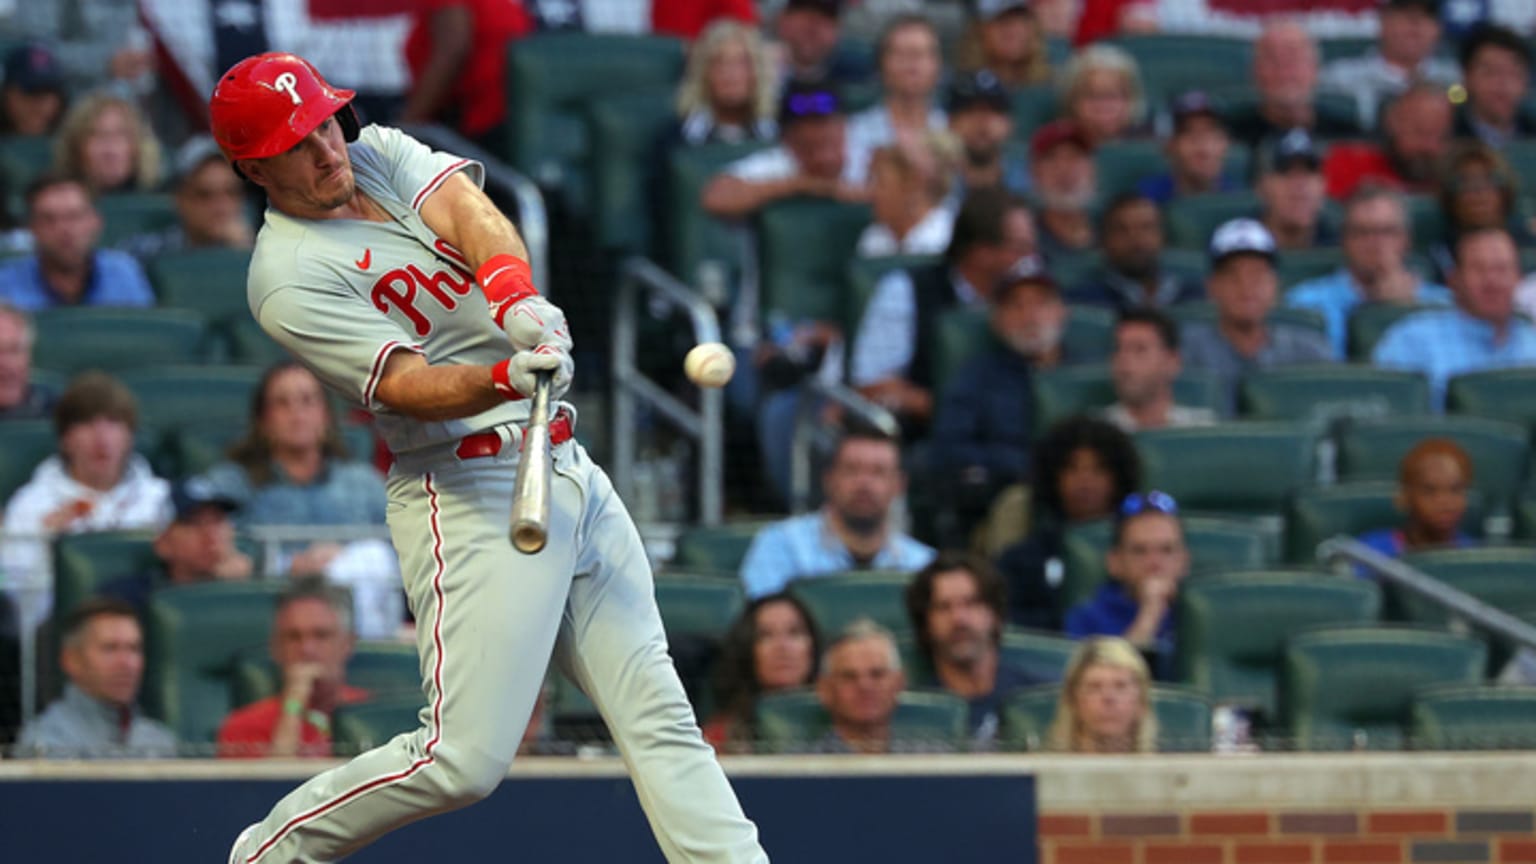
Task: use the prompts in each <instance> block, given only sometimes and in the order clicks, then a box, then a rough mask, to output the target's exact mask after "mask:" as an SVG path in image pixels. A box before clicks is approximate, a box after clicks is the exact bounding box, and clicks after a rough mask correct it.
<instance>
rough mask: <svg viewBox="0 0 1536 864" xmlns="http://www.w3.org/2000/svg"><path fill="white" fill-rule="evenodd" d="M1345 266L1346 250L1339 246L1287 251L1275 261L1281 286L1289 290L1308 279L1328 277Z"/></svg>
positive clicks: (1276, 272)
mask: <svg viewBox="0 0 1536 864" xmlns="http://www.w3.org/2000/svg"><path fill="white" fill-rule="evenodd" d="M1342 266H1344V250H1343V249H1340V248H1339V247H1337V246H1323V247H1318V248H1314V249H1285V250H1283V251H1281V252H1280V254H1279V255H1278V256H1277V257H1276V259H1275V274H1276V275H1277V276H1279V277H1280V286H1281V287H1282V288H1289V287H1291V286H1293V285H1296V284H1298V283H1300V282H1305V281H1307V280H1308V279H1315V278H1317V277H1318V276H1326V275H1328V274H1329V273H1332V272H1334V271H1335V270H1338V269H1339V268H1340V267H1342Z"/></svg>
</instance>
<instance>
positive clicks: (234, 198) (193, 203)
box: [122, 135, 256, 261]
mask: <svg viewBox="0 0 1536 864" xmlns="http://www.w3.org/2000/svg"><path fill="white" fill-rule="evenodd" d="M174 168H175V174H174V176H173V177H172V180H171V183H172V194H173V196H174V197H175V200H176V224H175V225H172V226H171V227H169V228H166V229H164V230H163V231H156V232H153V233H149V234H139V235H136V236H133V237H130V238H128V239H127V240H126V241H124V242H123V244H122V248H123V250H124V251H126V252H128V253H129V254H131V255H133V256H134V257H135V258H138V259H139V260H140V261H147V260H149V259H150V258H153V257H154V256H156V255H159V254H160V253H162V252H180V251H182V250H184V249H209V248H228V249H249V248H251V245H252V244H253V243H254V242H255V240H256V232H255V230H254V229H253V228H252V227H251V220H250V217H249V215H248V214H247V211H246V207H245V185H244V184H243V183H242V182H241V180H240V176H239V175H238V174H236V173H235V169H233V168H231V167H229V162H228V161H227V160H225V158H224V154H222V153H220V152H219V145H217V144H215V143H214V141H213V139H212V138H209V137H208V136H206V135H204V136H199V137H196V138H193V139H192V140H190V141H188V142H187V143H185V144H183V145H181V149H180V150H178V151H176V158H175V160H174Z"/></svg>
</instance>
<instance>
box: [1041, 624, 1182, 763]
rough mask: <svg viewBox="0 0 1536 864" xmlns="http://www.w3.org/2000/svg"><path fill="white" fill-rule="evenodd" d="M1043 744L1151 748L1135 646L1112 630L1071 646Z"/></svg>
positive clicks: (1153, 722) (1145, 678)
mask: <svg viewBox="0 0 1536 864" xmlns="http://www.w3.org/2000/svg"><path fill="white" fill-rule="evenodd" d="M1046 748H1047V749H1049V750H1051V751H1054V752H1057V753H1153V752H1156V750H1157V715H1156V714H1154V713H1153V712H1152V682H1151V676H1150V675H1149V674H1148V672H1147V663H1146V661H1145V660H1143V659H1142V657H1141V652H1139V651H1137V650H1136V646H1134V645H1132V644H1131V643H1129V642H1127V641H1125V640H1124V639H1118V638H1116V637H1113V636H1101V637H1098V638H1094V639H1086V640H1084V641H1083V642H1082V644H1080V645H1078V646H1077V650H1076V651H1075V652H1073V654H1072V659H1071V660H1069V661H1067V674H1066V679H1065V681H1064V682H1063V683H1062V687H1061V701H1060V702H1058V703H1057V705H1056V717H1055V719H1054V720H1053V721H1052V722H1051V728H1050V732H1049V733H1047V736H1046Z"/></svg>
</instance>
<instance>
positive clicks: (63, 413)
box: [53, 369, 139, 437]
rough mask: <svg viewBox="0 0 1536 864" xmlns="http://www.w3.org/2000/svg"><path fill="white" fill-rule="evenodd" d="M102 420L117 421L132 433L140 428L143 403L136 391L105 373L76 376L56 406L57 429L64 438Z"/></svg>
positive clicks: (54, 409) (54, 423)
mask: <svg viewBox="0 0 1536 864" xmlns="http://www.w3.org/2000/svg"><path fill="white" fill-rule="evenodd" d="M101 417H106V418H108V419H111V420H116V421H118V422H120V423H123V424H125V425H126V426H127V427H128V428H129V429H137V428H138V426H139V403H138V400H136V399H134V398H133V391H131V390H129V389H128V388H127V387H125V386H123V383H122V382H121V381H118V380H117V379H116V378H113V377H112V376H111V375H108V374H107V373H105V372H98V371H96V370H94V369H93V370H90V371H88V372H81V373H80V374H79V375H76V376H75V377H74V379H73V380H72V381H70V382H69V386H68V387H66V388H64V393H63V395H61V396H59V402H58V404H57V405H55V406H53V428H54V430H55V431H56V432H57V433H58V434H59V436H60V437H63V435H64V433H65V432H68V431H69V430H70V429H72V428H74V427H75V426H78V425H80V424H81V423H89V422H91V421H92V420H96V419H98V418H101Z"/></svg>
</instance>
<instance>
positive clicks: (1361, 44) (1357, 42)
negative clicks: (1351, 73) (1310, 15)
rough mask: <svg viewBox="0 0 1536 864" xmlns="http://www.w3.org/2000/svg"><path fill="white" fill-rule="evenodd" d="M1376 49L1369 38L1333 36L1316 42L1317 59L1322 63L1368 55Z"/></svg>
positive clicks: (1373, 40) (1372, 39)
mask: <svg viewBox="0 0 1536 864" xmlns="http://www.w3.org/2000/svg"><path fill="white" fill-rule="evenodd" d="M1375 48H1376V39H1375V38H1374V37H1371V36H1333V37H1329V38H1327V39H1319V40H1317V51H1318V58H1319V60H1320V61H1321V62H1323V63H1331V62H1333V61H1334V60H1344V59H1347V58H1350V57H1358V56H1360V55H1362V54H1368V53H1370V52H1371V51H1373V50H1374V49H1375Z"/></svg>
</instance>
